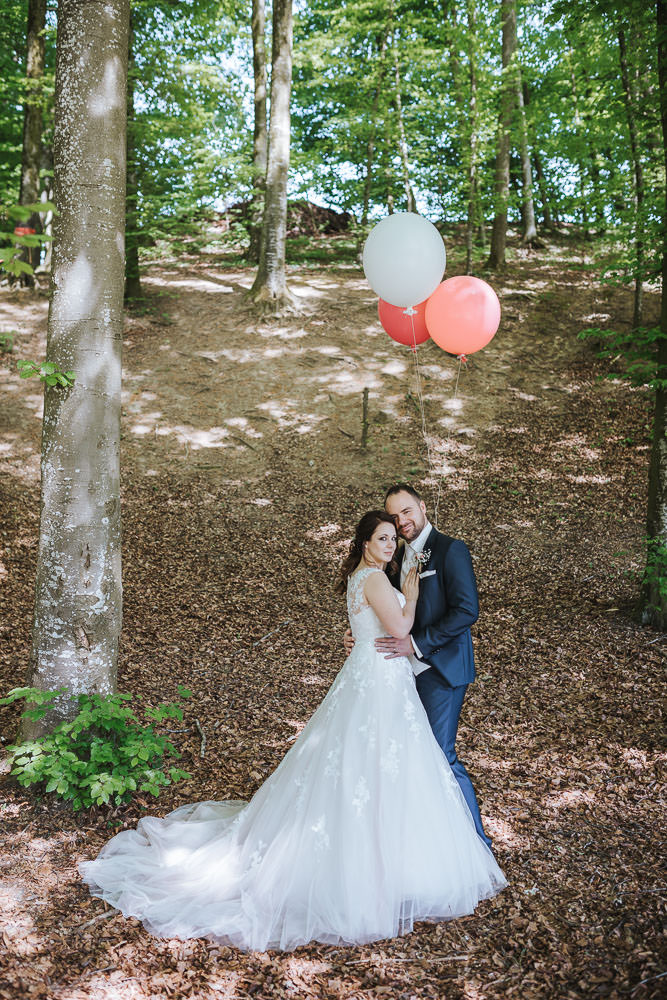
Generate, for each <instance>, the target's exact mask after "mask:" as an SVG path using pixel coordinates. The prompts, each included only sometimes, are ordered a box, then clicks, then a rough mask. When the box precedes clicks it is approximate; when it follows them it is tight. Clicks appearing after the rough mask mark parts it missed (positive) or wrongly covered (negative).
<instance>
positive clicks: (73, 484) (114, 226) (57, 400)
mask: <svg viewBox="0 0 667 1000" xmlns="http://www.w3.org/2000/svg"><path fill="white" fill-rule="evenodd" d="M129 15H130V0H59V3H58V39H57V52H56V97H55V121H54V144H53V152H54V173H55V177H54V183H55V201H56V206H57V208H58V210H59V215H58V217H57V219H56V223H55V246H54V251H53V280H52V298H51V305H50V309H49V322H48V334H47V348H46V356H47V360H49V361H51V362H53V363H54V364H56V365H57V366H58V368H60V369H64V370H69V369H72V370H74V371H75V372H76V382H75V385H74V388H73V389H71V390H63V389H61V388H57V387H52V388H49V387H47V388H46V391H45V397H44V421H43V425H42V462H41V473H42V486H41V517H40V532H39V552H38V557H37V578H36V593H35V612H34V621H33V640H32V653H31V664H30V665H31V674H32V677H31V683H32V684H33V685H34V686H36V687H39V688H42V689H48V690H52V689H54V688H60V687H62V688H65V689H66V692H67V695H65V696H64V697H63V698H61V699H60V700H59V702H58V703H57V704H56V706H55V708H54V710H53V711H52V712H50V713H49V715H48V716H46V717H45V718H44V719H43V720H42V722H41V723H38V724H37V725H35V724H34V723H28V724H27V725H26V727H25V731H24V735H25V736H31V735H35V733H36V732H42V731H46V730H47V729H49V728H52V726H53V725H54V724H55V723H56V722H57V721H58V720H59V719H60V718H62V717H66V716H67V715H69V714H70V712H71V711H72V710H73V709H74V708H75V707H76V706H75V703H74V702H73V700H72V698H71V697H68V696H74V695H77V694H79V693H81V692H89V691H97V692H101V693H104V694H106V693H109V692H111V691H113V690H114V688H115V684H116V665H117V656H118V644H119V636H120V628H121V618H122V588H121V553H120V494H119V479H120V477H119V473H120V469H119V451H120V387H121V343H122V330H123V272H124V233H125V141H126V137H125V127H126V97H125V86H126V76H127V54H128V29H129Z"/></svg>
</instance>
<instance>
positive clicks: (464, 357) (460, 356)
mask: <svg viewBox="0 0 667 1000" xmlns="http://www.w3.org/2000/svg"><path fill="white" fill-rule="evenodd" d="M456 357H457V358H458V359H459V361H460V362H461V364H462V365H465V364H466V363H467V361H468V358H467V355H465V354H457V355H456Z"/></svg>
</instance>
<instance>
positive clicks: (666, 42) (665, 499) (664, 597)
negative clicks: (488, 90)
mask: <svg viewBox="0 0 667 1000" xmlns="http://www.w3.org/2000/svg"><path fill="white" fill-rule="evenodd" d="M656 7H657V20H658V80H659V83H660V86H659V92H660V98H659V99H660V119H661V123H662V144H663V156H664V164H665V171H666V175H667V3H666V2H665V0H658V2H657V4H656ZM664 213H665V214H664V216H663V227H662V299H661V310H660V340H659V341H658V377H657V381H658V387H657V389H656V393H655V415H654V418H653V446H652V449H651V465H650V469H649V481H648V517H647V531H648V538H649V550H648V561H647V566H646V575H645V582H644V592H643V595H642V596H643V605H644V607H643V619H644V621H645V622H650V623H651V624H652V625H654V626H655V627H656V628H659V629H662V630H663V631H664V630H667V194H666V197H665V205H664Z"/></svg>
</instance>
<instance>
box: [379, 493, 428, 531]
mask: <svg viewBox="0 0 667 1000" xmlns="http://www.w3.org/2000/svg"><path fill="white" fill-rule="evenodd" d="M384 509H385V510H386V511H387V513H388V514H391V516H392V517H393V518H394V521H395V522H396V527H397V528H398V533H399V535H402V536H403V538H405V540H406V542H411V541H413V539H415V538H416V537H417V535H419V533H420V532H421V531H422V529H423V527H424V525H425V524H426V504H425V503H424V501H423V500H417V499H416V498H415V497H413V496H412V494H410V493H406V492H405V491H404V490H401V492H400V493H393V494H392V495H391V496H390V497H387V500H386V502H385V505H384Z"/></svg>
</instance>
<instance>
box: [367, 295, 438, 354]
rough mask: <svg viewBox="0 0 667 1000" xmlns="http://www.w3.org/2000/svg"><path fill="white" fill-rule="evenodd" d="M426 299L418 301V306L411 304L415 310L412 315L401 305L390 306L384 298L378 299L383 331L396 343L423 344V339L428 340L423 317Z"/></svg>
mask: <svg viewBox="0 0 667 1000" xmlns="http://www.w3.org/2000/svg"><path fill="white" fill-rule="evenodd" d="M427 301H428V299H427V300H426V301H424V302H420V303H419V305H418V306H412V308H413V309H414V310H415V312H414V315H412V316H410V315H408V313H406V311H405V309H404V308H403V307H402V306H392V305H390V304H389V302H385V301H384V299H380V301H379V302H378V316H379V317H380V322H381V323H382V326H383V329H384V330H385V332H386V333H388V334H389V336H390V337H391V339H392V340H395V341H396V343H397V344H405V345H406V346H407V347H414V346H415V344H423V343H424V341H426V340H428V337H429V333H428V330H427V329H426V321H425V319H424V314H425V312H426V302H427ZM413 323H414V330H413Z"/></svg>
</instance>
